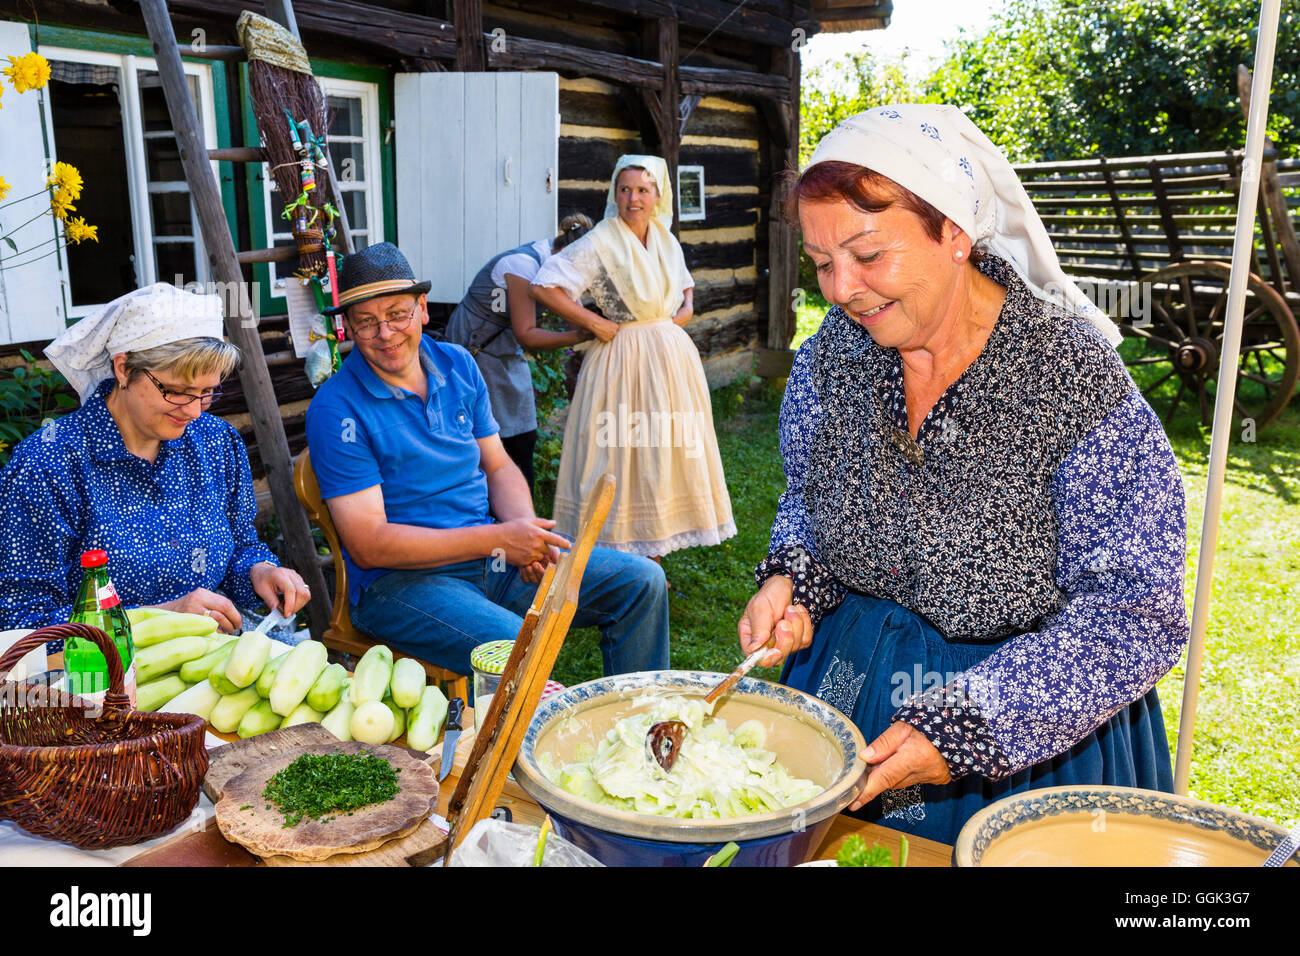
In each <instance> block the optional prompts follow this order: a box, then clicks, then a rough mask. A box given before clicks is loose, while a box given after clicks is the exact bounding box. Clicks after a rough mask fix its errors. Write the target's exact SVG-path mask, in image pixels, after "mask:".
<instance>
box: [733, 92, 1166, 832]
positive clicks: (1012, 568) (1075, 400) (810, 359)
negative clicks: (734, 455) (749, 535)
mask: <svg viewBox="0 0 1300 956" xmlns="http://www.w3.org/2000/svg"><path fill="white" fill-rule="evenodd" d="M789 208H790V211H792V212H793V213H794V214H795V215H797V217H798V221H799V223H800V225H801V227H802V231H803V241H804V249H805V251H806V252H807V253H808V254H809V255H810V256H811V258H812V260H813V263H814V264H815V266H816V268H817V275H818V279H819V282H820V285H821V288H822V291H823V292H824V293H825V295H826V298H827V300H828V301H830V302H831V303H832V304H833V308H832V309H831V310H830V311H829V312H828V313H827V315H826V318H825V320H824V322H823V324H822V326H821V328H820V330H819V331H818V332H817V334H816V335H814V336H813V337H812V338H810V339H809V340H808V341H807V342H806V343H804V345H803V346H802V347H801V348H800V350H799V352H798V354H797V356H796V358H795V363H794V368H793V371H792V373H791V376H790V380H789V385H788V387H787V391H786V395H785V400H784V402H783V404H782V409H781V425H780V428H781V453H782V457H783V459H784V463H785V471H786V478H787V487H786V491H785V493H784V494H783V495H782V496H781V500H780V505H779V509H778V513H777V518H776V521H775V523H774V525H773V528H772V539H771V546H770V553H769V555H768V557H767V558H766V560H764V561H763V562H762V564H761V565H760V566H759V568H758V570H757V574H756V578H757V581H758V584H759V590H758V593H757V594H756V595H755V596H754V597H753V598H752V599H751V600H750V602H749V605H748V607H747V608H746V611H745V614H744V616H743V618H742V619H741V621H740V623H739V633H740V638H741V644H742V647H743V648H744V649H745V650H746V651H748V650H751V649H753V648H757V647H760V646H761V645H762V644H763V643H764V642H765V641H767V640H768V638H769V637H771V636H773V635H775V637H776V641H777V647H776V649H775V650H774V651H773V652H772V654H771V655H769V659H768V660H767V661H766V663H768V664H772V663H775V662H776V661H778V660H780V659H782V658H785V659H786V666H785V671H784V674H783V680H785V681H786V682H788V683H790V684H791V685H793V686H796V687H800V688H803V689H806V690H808V691H809V692H811V693H815V694H817V695H818V696H820V697H822V698H823V699H825V700H827V701H828V702H830V703H832V704H834V705H835V706H836V707H838V708H839V709H840V710H842V711H844V712H845V713H846V714H848V715H850V716H851V717H852V719H853V720H854V721H855V722H856V723H857V724H858V726H859V727H860V728H861V729H862V731H863V733H864V735H865V736H866V738H867V739H868V740H869V741H871V744H870V746H869V747H868V749H867V751H866V752H865V753H864V755H863V758H864V760H865V761H866V763H867V764H868V765H870V774H869V776H868V778H867V782H866V789H865V790H864V792H863V793H862V795H861V796H860V797H859V798H858V801H857V802H856V803H855V805H854V809H858V808H860V807H862V806H863V805H866V807H867V816H868V818H870V819H878V818H883V819H884V822H885V823H887V824H888V825H889V826H893V827H897V828H899V829H904V830H908V831H910V832H914V833H916V834H919V835H921V836H925V837H930V838H933V839H937V840H941V841H944V842H952V841H954V840H955V838H956V836H957V833H958V831H959V830H960V828H961V826H962V825H963V824H964V823H965V821H966V820H967V819H969V817H970V816H971V815H972V814H974V813H975V812H976V811H977V810H978V809H980V808H981V807H983V806H985V805H986V804H988V803H990V802H992V801H993V800H996V799H998V798H1000V797H1003V796H1006V795H1007V794H1010V793H1013V792H1016V791H1020V790H1025V789H1029V788H1032V787H1044V786H1053V785H1067V784H1120V785H1130V786H1137V787H1144V788H1150V789H1158V790H1171V789H1172V786H1173V779H1172V773H1171V769H1170V761H1169V749H1168V742H1167V739H1166V736H1165V728H1164V724H1163V721H1162V719H1161V713H1160V704H1159V701H1158V699H1157V697H1156V693H1155V690H1154V687H1155V684H1156V681H1157V680H1159V679H1160V677H1162V676H1163V675H1164V674H1165V673H1166V672H1167V671H1168V670H1169V669H1170V668H1171V667H1172V666H1173V665H1174V663H1176V662H1177V660H1178V658H1179V655H1180V653H1181V651H1182V649H1183V647H1184V645H1185V643H1186V641H1187V637H1188V626H1187V615H1186V607H1185V604H1184V599H1183V571H1184V566H1185V561H1186V528H1185V512H1184V496H1183V486H1182V481H1181V478H1180V476H1179V472H1178V468H1177V465H1176V463H1175V460H1174V456H1173V453H1172V451H1171V449H1170V446H1169V443H1168V441H1167V439H1166V438H1165V435H1164V433H1163V431H1162V430H1161V427H1160V423H1159V421H1158V419H1157V418H1156V416H1155V415H1154V413H1153V412H1152V410H1151V408H1150V407H1149V406H1148V405H1147V403H1146V402H1145V401H1144V400H1143V398H1142V396H1141V395H1140V394H1139V392H1138V391H1137V389H1136V387H1135V386H1134V383H1133V381H1132V379H1130V378H1129V376H1128V374H1127V371H1126V370H1125V368H1124V365H1123V363H1122V362H1121V360H1120V358H1119V355H1118V353H1117V352H1116V351H1115V348H1114V344H1115V343H1116V342H1118V340H1119V335H1118V330H1117V329H1116V328H1115V326H1114V325H1113V323H1111V322H1110V321H1109V320H1108V319H1107V318H1106V317H1105V316H1103V315H1101V314H1100V313H1098V312H1097V310H1096V309H1095V308H1094V307H1092V305H1091V304H1090V303H1089V302H1088V301H1087V299H1086V298H1085V297H1084V296H1083V295H1082V293H1080V292H1079V290H1078V289H1077V288H1076V287H1075V286H1074V285H1073V284H1072V283H1071V282H1070V281H1069V280H1068V278H1067V277H1066V276H1065V275H1064V273H1063V272H1062V271H1061V269H1060V266H1059V264H1058V262H1057V259H1056V255H1055V253H1054V252H1053V250H1052V248H1051V245H1050V243H1049V242H1048V237H1047V233H1046V230H1045V228H1044V227H1043V224H1042V222H1041V221H1040V220H1039V218H1038V216H1037V215H1036V214H1035V213H1034V210H1033V206H1032V205H1031V204H1030V202H1029V199H1028V197H1027V196H1026V194H1025V192H1024V189H1023V188H1022V187H1021V186H1020V184H1019V182H1018V181H1017V179H1016V176H1015V173H1014V171H1013V170H1012V169H1011V167H1010V166H1009V165H1008V164H1007V162H1006V160H1005V159H1004V158H1003V157H1002V156H1001V154H1000V153H998V151H997V149H996V147H994V146H993V145H992V144H991V143H990V142H989V140H988V139H987V138H986V137H985V136H984V135H983V134H982V133H980V132H979V131H978V130H977V129H976V128H975V127H974V125H973V124H972V123H971V122H970V121H969V120H968V119H967V118H966V117H965V116H964V115H963V114H962V113H961V112H960V111H959V110H957V109H955V108H953V107H947V106H920V105H900V106H894V107H885V108H880V109H873V110H869V111H868V112H866V113H863V114H860V115H858V116H855V117H853V118H851V119H849V120H846V121H845V122H844V123H841V124H840V126H839V127H837V128H836V129H835V130H834V131H832V132H831V133H830V134H828V135H827V136H826V137H825V139H823V140H822V142H821V144H820V145H819V146H818V148H817V150H816V152H815V153H814V154H813V156H812V159H811V162H810V164H809V166H808V167H807V169H806V170H805V171H804V173H803V174H802V176H801V177H800V178H799V179H798V181H797V183H796V184H795V186H794V189H793V190H792V195H791V198H790V207H789Z"/></svg>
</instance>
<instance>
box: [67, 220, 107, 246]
mask: <svg viewBox="0 0 1300 956" xmlns="http://www.w3.org/2000/svg"><path fill="white" fill-rule="evenodd" d="M64 228H65V229H66V231H67V233H68V241H69V242H77V243H79V242H81V240H83V239H89V240H90V241H91V242H99V227H98V226H88V225H86V220H85V218H84V217H82V216H78V217H77V218H76V219H69V220H68V221H67V224H66V225H65V227H64Z"/></svg>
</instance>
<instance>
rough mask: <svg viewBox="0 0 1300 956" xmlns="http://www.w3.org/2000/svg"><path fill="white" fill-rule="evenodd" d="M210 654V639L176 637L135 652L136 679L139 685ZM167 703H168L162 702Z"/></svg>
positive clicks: (193, 636) (192, 636) (191, 636)
mask: <svg viewBox="0 0 1300 956" xmlns="http://www.w3.org/2000/svg"><path fill="white" fill-rule="evenodd" d="M207 652H208V639H207V638H206V637H197V636H195V635H190V636H188V637H176V638H173V639H172V640H170V641H166V642H165V643H162V644H154V645H152V646H150V647H145V648H142V649H140V650H137V651H136V652H135V679H136V681H137V683H139V684H147V683H149V681H151V680H154V679H156V678H159V677H162V676H163V675H164V674H170V673H171V672H172V671H174V670H179V669H180V666H181V665H182V664H184V663H185V662H186V661H192V660H196V659H197V658H200V657H202V656H203V655H204V654H206V653H207ZM160 703H166V701H160Z"/></svg>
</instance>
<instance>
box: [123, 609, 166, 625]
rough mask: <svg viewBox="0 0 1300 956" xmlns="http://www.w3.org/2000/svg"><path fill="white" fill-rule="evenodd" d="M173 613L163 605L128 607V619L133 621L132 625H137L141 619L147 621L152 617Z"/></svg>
mask: <svg viewBox="0 0 1300 956" xmlns="http://www.w3.org/2000/svg"><path fill="white" fill-rule="evenodd" d="M171 613H172V612H171V611H168V610H167V609H166V608H161V607H130V608H127V609H126V619H127V620H128V621H130V622H131V626H132V627H135V626H136V625H137V624H139V623H140V622H141V621H147V620H149V618H151V617H159V616H160V615H163V614H171Z"/></svg>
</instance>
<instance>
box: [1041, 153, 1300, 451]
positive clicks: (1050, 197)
mask: <svg viewBox="0 0 1300 956" xmlns="http://www.w3.org/2000/svg"><path fill="white" fill-rule="evenodd" d="M1275 160H1276V154H1275V153H1274V152H1273V151H1269V152H1267V153H1266V154H1265V160H1264V164H1263V165H1264V169H1263V171H1262V176H1261V175H1260V174H1259V173H1256V174H1255V175H1250V174H1249V171H1247V175H1246V176H1245V177H1244V181H1245V183H1246V184H1247V187H1248V188H1259V189H1260V190H1261V196H1260V202H1259V208H1258V212H1257V216H1256V224H1255V225H1256V228H1255V237H1254V238H1255V242H1254V247H1253V250H1252V261H1251V275H1250V279H1249V283H1248V287H1247V297H1246V313H1245V324H1244V326H1243V329H1242V339H1241V359H1240V362H1239V365H1238V373H1237V394H1236V402H1235V404H1236V412H1237V416H1238V417H1239V420H1238V424H1244V423H1245V422H1246V421H1247V420H1253V422H1254V427H1255V428H1262V427H1263V426H1264V425H1266V424H1268V423H1269V422H1270V421H1272V420H1273V419H1274V418H1276V417H1277V416H1278V414H1280V413H1281V411H1282V409H1283V408H1285V407H1286V404H1287V402H1288V401H1290V399H1291V397H1292V396H1293V395H1294V394H1295V389H1296V383H1297V380H1300V330H1297V327H1296V319H1295V314H1294V313H1295V310H1296V309H1297V307H1298V306H1300V246H1297V243H1296V235H1295V230H1294V228H1293V226H1292V224H1291V222H1290V218H1289V216H1288V214H1287V206H1286V199H1285V197H1284V195H1283V192H1282V189H1283V187H1287V186H1291V185H1296V184H1300V183H1293V182H1292V180H1300V174H1296V173H1292V172H1290V171H1289V168H1288V167H1290V168H1295V167H1296V166H1297V164H1295V162H1294V161H1292V162H1290V163H1286V162H1284V163H1282V164H1278V163H1276V162H1275ZM1242 166H1243V161H1242V152H1241V151H1233V150H1229V151H1222V152H1217V153H1190V154H1176V155H1167V156H1136V157H1127V158H1122V159H1109V158H1099V159H1087V160H1074V161H1067V162H1048V163H1032V164H1027V165H1022V166H1017V167H1016V172H1017V174H1018V175H1019V176H1020V179H1021V182H1022V183H1023V184H1024V186H1025V189H1026V191H1027V192H1028V193H1029V196H1030V199H1031V200H1032V201H1033V203H1034V206H1035V207H1036V208H1037V210H1038V213H1039V215H1040V216H1041V217H1042V219H1043V222H1044V223H1045V224H1046V226H1047V230H1048V235H1049V236H1050V237H1051V239H1052V242H1053V244H1054V245H1055V247H1056V251H1057V254H1058V255H1059V256H1060V259H1061V264H1062V266H1063V267H1064V269H1065V271H1066V272H1067V273H1069V274H1071V275H1072V276H1074V277H1076V279H1077V281H1078V282H1079V284H1080V286H1081V287H1082V288H1083V289H1084V291H1085V292H1086V293H1088V294H1089V295H1090V297H1091V298H1092V299H1093V301H1094V302H1096V303H1097V304H1098V305H1099V306H1100V307H1101V308H1103V309H1104V310H1105V311H1107V312H1108V313H1109V314H1110V315H1111V316H1112V317H1113V318H1115V319H1116V320H1117V321H1118V322H1119V325H1120V329H1121V331H1122V332H1123V333H1124V337H1125V342H1124V343H1123V344H1122V346H1121V348H1120V354H1121V355H1123V356H1124V361H1125V364H1127V365H1128V366H1129V370H1130V372H1131V373H1132V374H1133V377H1134V379H1135V381H1136V382H1137V383H1138V386H1139V388H1140V389H1141V390H1142V394H1143V395H1144V396H1145V397H1146V398H1147V400H1148V401H1149V402H1150V403H1151V405H1152V407H1154V408H1155V410H1156V412H1157V413H1158V414H1160V415H1161V417H1162V419H1163V420H1164V422H1165V424H1166V425H1168V424H1169V422H1170V421H1171V420H1172V419H1173V417H1174V414H1175V413H1176V412H1177V411H1178V409H1179V407H1180V406H1181V405H1182V404H1183V403H1184V402H1188V403H1190V404H1191V405H1192V406H1193V407H1194V408H1198V409H1199V413H1200V417H1201V421H1202V422H1203V423H1204V424H1206V425H1209V424H1210V421H1211V418H1212V416H1213V410H1214V396H1215V385H1216V380H1217V377H1218V374H1219V351H1220V345H1221V343H1222V340H1223V329H1224V314H1225V312H1226V306H1227V300H1228V276H1229V272H1230V270H1229V263H1230V262H1231V260H1232V242H1233V232H1234V225H1235V222H1236V209H1237V200H1238V196H1239V193H1240V190H1241V188H1242V182H1243V175H1242V173H1243V170H1242ZM1279 166H1281V167H1283V170H1284V175H1283V177H1282V178H1281V179H1280V180H1279V177H1278V167H1279Z"/></svg>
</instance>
